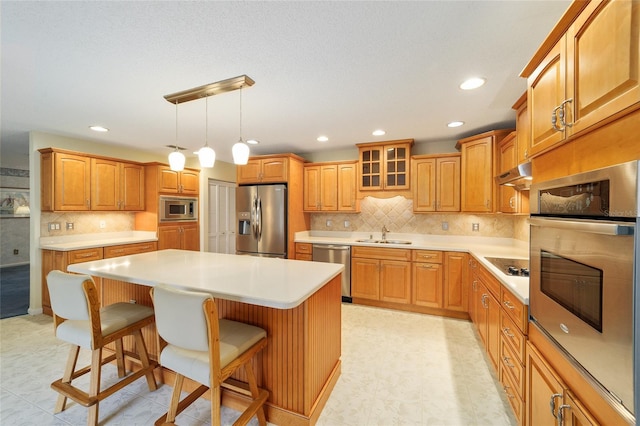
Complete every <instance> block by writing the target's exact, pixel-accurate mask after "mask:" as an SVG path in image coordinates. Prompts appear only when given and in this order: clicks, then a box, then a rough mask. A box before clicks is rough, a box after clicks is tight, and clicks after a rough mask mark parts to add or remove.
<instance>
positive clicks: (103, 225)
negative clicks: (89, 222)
mask: <svg viewBox="0 0 640 426" xmlns="http://www.w3.org/2000/svg"><path fill="white" fill-rule="evenodd" d="M106 227H107V222H105V221H104V220H101V221H100V229H104V228H106Z"/></svg>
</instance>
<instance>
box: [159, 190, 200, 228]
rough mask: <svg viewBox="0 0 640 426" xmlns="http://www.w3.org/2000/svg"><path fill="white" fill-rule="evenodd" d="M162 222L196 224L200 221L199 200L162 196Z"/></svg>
mask: <svg viewBox="0 0 640 426" xmlns="http://www.w3.org/2000/svg"><path fill="white" fill-rule="evenodd" d="M158 211H159V212H160V222H195V221H197V220H198V199H197V198H189V197H169V196H164V195H162V196H160V206H159V209H158Z"/></svg>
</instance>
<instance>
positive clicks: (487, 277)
mask: <svg viewBox="0 0 640 426" xmlns="http://www.w3.org/2000/svg"><path fill="white" fill-rule="evenodd" d="M474 271H476V274H477V276H478V278H479V279H480V281H482V282H483V283H484V285H485V286H486V287H487V289H488V290H489V291H490V292H491V293H492V294H493V296H494V297H495V298H496V299H497V300H501V298H500V289H501V288H502V285H501V284H500V283H499V282H498V280H497V279H496V278H495V277H494V276H493V275H492V274H491V272H489V271H487V270H486V269H485V268H484V267H483V266H481V265H478V267H477V268H476V269H475V270H474Z"/></svg>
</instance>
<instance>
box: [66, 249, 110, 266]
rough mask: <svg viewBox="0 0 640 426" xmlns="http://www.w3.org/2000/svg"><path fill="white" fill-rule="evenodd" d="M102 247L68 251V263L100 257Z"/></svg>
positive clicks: (98, 258)
mask: <svg viewBox="0 0 640 426" xmlns="http://www.w3.org/2000/svg"><path fill="white" fill-rule="evenodd" d="M102 253H103V252H102V247H98V248H92V249H83V250H73V251H70V252H69V265H71V264H72V263H81V262H89V261H91V260H100V259H102Z"/></svg>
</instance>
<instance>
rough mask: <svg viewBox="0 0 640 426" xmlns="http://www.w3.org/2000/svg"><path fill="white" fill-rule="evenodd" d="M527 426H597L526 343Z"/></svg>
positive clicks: (530, 345) (551, 370)
mask: <svg viewBox="0 0 640 426" xmlns="http://www.w3.org/2000/svg"><path fill="white" fill-rule="evenodd" d="M526 367H527V392H526V400H527V401H528V403H527V412H526V424H527V425H554V426H555V425H571V426H583V425H584V426H586V425H599V424H600V423H598V421H597V420H595V419H594V418H593V416H592V415H591V413H589V412H588V411H587V409H586V408H585V407H584V406H583V405H582V403H581V402H580V401H579V400H578V398H576V396H575V395H574V394H573V393H572V392H571V390H569V389H568V388H567V386H566V385H565V384H564V383H563V382H562V380H561V379H560V377H559V376H558V374H557V373H556V372H555V371H554V370H553V368H552V367H551V366H550V365H549V364H547V362H546V361H545V360H544V358H543V357H542V355H541V354H540V353H539V352H538V351H537V350H536V348H535V347H534V346H533V345H532V344H530V343H527V365H526Z"/></svg>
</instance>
